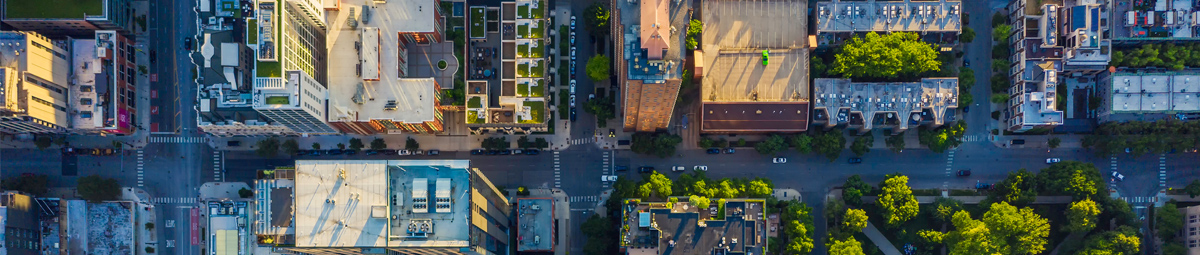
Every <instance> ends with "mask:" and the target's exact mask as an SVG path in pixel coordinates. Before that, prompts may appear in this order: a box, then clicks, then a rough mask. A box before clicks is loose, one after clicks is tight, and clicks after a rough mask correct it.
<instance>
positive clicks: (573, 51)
mask: <svg viewBox="0 0 1200 255" xmlns="http://www.w3.org/2000/svg"><path fill="white" fill-rule="evenodd" d="M571 60H575V46H571Z"/></svg>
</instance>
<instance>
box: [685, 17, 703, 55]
mask: <svg viewBox="0 0 1200 255" xmlns="http://www.w3.org/2000/svg"><path fill="white" fill-rule="evenodd" d="M702 32H704V23H702V22H700V20H698V19H693V20H692V21H690V22H688V29H687V38H686V39H685V40H684V41H685V42H686V43H687V48H688V49H692V50H694V49H697V47H698V46H700V43H699V40H700V39H699V38H700V34H701V33H702Z"/></svg>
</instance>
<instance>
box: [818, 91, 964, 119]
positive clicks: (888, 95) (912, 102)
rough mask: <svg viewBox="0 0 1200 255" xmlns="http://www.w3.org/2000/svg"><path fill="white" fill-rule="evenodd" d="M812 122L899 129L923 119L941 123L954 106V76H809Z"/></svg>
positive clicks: (955, 103)
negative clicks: (883, 79)
mask: <svg viewBox="0 0 1200 255" xmlns="http://www.w3.org/2000/svg"><path fill="white" fill-rule="evenodd" d="M813 99H814V100H813V110H814V111H815V112H814V113H813V122H814V123H824V124H825V125H826V126H836V125H842V124H849V125H852V126H861V127H862V129H867V130H869V129H871V128H872V127H873V126H876V125H882V126H895V127H898V128H899V129H900V130H905V129H908V128H910V127H912V126H917V125H920V124H924V123H933V124H934V125H942V124H945V122H946V119H947V117H948V115H949V116H952V115H950V114H953V113H952V112H953V111H954V109H957V108H958V78H924V79H921V81H920V82H889V83H882V82H852V81H850V79H834V78H818V79H815V80H813Z"/></svg>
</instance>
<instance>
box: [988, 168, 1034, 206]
mask: <svg viewBox="0 0 1200 255" xmlns="http://www.w3.org/2000/svg"><path fill="white" fill-rule="evenodd" d="M1037 188H1038V183H1037V175H1034V174H1033V172H1030V171H1029V170H1025V169H1024V168H1022V169H1021V170H1017V171H1015V172H1009V173H1008V177H1007V178H1004V180H1001V181H1000V182H999V183H997V184H996V189H995V190H993V191H992V192H990V193H988V198H989V199H991V200H992V201H993V202H1007V203H1009V204H1012V205H1017V206H1024V205H1028V204H1031V203H1033V200H1034V199H1036V198H1037Z"/></svg>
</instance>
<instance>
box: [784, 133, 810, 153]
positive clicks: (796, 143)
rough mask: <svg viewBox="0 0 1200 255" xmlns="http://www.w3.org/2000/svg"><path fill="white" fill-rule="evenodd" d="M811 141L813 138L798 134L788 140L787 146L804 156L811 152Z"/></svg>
mask: <svg viewBox="0 0 1200 255" xmlns="http://www.w3.org/2000/svg"><path fill="white" fill-rule="evenodd" d="M812 141H813V138H812V137H811V136H808V135H807V134H798V135H794V136H791V137H789V138H788V144H791V145H792V147H793V148H796V151H797V152H800V153H804V154H807V153H811V152H812Z"/></svg>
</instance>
